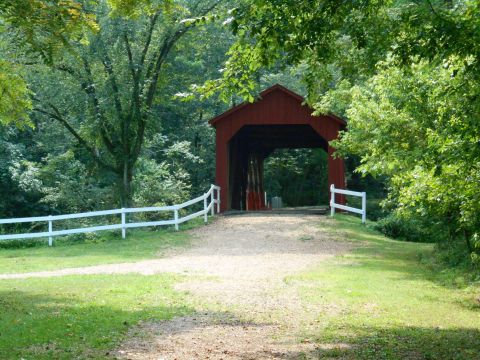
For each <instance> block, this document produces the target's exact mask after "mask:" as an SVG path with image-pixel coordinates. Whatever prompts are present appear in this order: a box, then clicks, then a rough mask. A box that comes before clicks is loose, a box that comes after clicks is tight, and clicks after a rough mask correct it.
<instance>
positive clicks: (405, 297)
mask: <svg viewBox="0 0 480 360" xmlns="http://www.w3.org/2000/svg"><path fill="white" fill-rule="evenodd" d="M327 224H329V225H326V228H325V230H326V231H328V232H330V233H342V235H343V236H344V237H346V238H347V239H349V240H350V241H352V242H354V243H356V244H357V245H360V244H363V246H360V247H358V248H356V250H354V251H352V252H351V253H349V254H347V255H344V256H340V257H336V258H335V259H334V260H332V261H330V262H327V263H324V264H322V266H320V267H318V268H316V269H313V270H311V271H308V272H305V273H302V274H300V275H296V276H293V277H289V278H287V279H286V281H287V282H299V284H301V296H302V299H303V300H304V301H305V302H306V303H308V304H310V305H314V306H315V307H317V308H319V309H324V310H323V311H322V312H321V315H320V316H319V317H318V318H317V319H316V323H318V327H316V330H315V331H305V332H304V333H303V335H302V337H303V338H302V341H314V342H316V343H318V344H319V345H320V349H323V350H320V356H324V357H343V358H351V359H480V306H479V305H480V304H479V303H478V299H477V298H478V297H479V287H478V284H477V285H475V284H470V285H469V284H466V283H465V282H464V281H463V280H459V279H458V273H457V272H456V271H455V270H448V269H443V270H442V271H438V270H439V269H438V268H432V267H430V266H427V265H425V264H423V263H430V262H429V261H428V259H429V257H431V256H432V246H433V245H432V244H418V243H408V242H400V241H393V240H390V239H387V238H385V237H383V236H382V235H379V234H378V233H377V232H375V231H373V230H370V229H368V228H366V227H365V226H362V225H361V224H360V221H359V220H358V218H354V217H350V216H342V215H340V216H337V217H336V220H335V221H333V222H330V223H327ZM452 274H453V275H452ZM328 344H329V345H328ZM332 344H333V345H332Z"/></svg>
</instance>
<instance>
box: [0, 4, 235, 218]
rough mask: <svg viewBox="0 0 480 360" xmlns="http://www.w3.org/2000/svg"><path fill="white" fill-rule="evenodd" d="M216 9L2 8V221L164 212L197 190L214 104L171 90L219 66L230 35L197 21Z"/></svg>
mask: <svg viewBox="0 0 480 360" xmlns="http://www.w3.org/2000/svg"><path fill="white" fill-rule="evenodd" d="M218 6H219V3H218V2H216V1H207V0H205V1H202V0H199V1H193V0H192V1H179V2H173V1H154V2H151V1H148V2H144V3H142V2H134V3H132V2H128V1H127V2H125V1H108V2H107V1H84V2H82V1H58V2H56V1H53V2H50V1H45V2H44V1H29V0H25V1H22V2H11V3H5V4H4V5H2V6H1V7H0V19H1V20H2V21H4V22H3V23H1V25H3V27H2V28H1V32H0V46H3V47H4V49H6V51H4V52H2V53H1V55H0V80H1V81H0V87H1V86H4V90H3V96H2V97H1V98H0V105H1V106H0V109H1V110H0V111H1V113H0V120H1V122H2V123H3V127H1V128H0V141H1V144H2V146H1V149H0V174H1V176H0V186H1V187H2V188H3V189H9V191H8V193H7V194H6V195H5V196H2V198H1V199H0V214H1V217H13V216H27V215H41V214H45V213H71V212H79V211H86V210H100V209H103V208H114V207H119V206H120V204H121V203H122V204H124V205H129V204H131V203H132V202H135V203H136V204H138V205H154V204H172V203H178V202H181V201H184V200H186V199H187V198H189V197H191V195H192V193H193V194H197V193H200V192H203V191H205V189H206V188H207V186H208V185H209V184H210V183H211V182H213V172H214V171H213V170H214V161H213V158H214V153H213V151H212V150H213V129H211V128H210V127H209V126H208V124H207V123H206V120H208V119H209V118H211V117H213V115H215V114H217V113H219V112H220V111H221V110H223V109H224V107H225V105H224V104H223V103H221V102H219V101H217V100H215V99H212V100H208V101H203V102H202V103H201V104H200V103H199V102H195V101H192V102H182V101H181V99H180V97H177V96H176V94H178V93H181V92H182V91H184V90H185V89H186V88H188V85H190V84H191V83H192V82H194V81H195V82H199V83H201V82H203V81H205V80H206V79H208V78H209V77H213V76H214V75H212V73H216V72H217V71H218V69H219V68H220V67H221V64H222V62H223V61H224V60H225V59H224V53H225V51H226V48H228V46H229V44H230V43H231V38H232V37H231V35H230V34H229V33H228V31H226V29H225V27H222V26H221V25H218V24H215V23H207V21H206V16H209V15H211V14H213V11H216V10H217V7H218ZM218 11H221V10H220V9H218ZM47 13H48V14H57V15H58V16H57V17H54V18H55V19H56V20H58V21H56V20H54V19H51V16H47V15H48V14H47ZM25 14H27V15H28V16H26V15H25ZM49 19H51V22H50V20H49ZM186 19H187V20H186ZM29 34H30V35H31V36H30V35H29ZM4 103H5V104H4ZM200 105H201V106H200Z"/></svg>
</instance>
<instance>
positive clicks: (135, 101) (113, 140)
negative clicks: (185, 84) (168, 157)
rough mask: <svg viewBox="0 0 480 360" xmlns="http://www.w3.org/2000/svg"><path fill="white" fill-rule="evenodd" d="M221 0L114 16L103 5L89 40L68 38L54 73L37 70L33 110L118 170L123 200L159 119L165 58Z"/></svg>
mask: <svg viewBox="0 0 480 360" xmlns="http://www.w3.org/2000/svg"><path fill="white" fill-rule="evenodd" d="M217 5H218V2H216V1H202V0H199V1H196V2H192V3H190V4H184V5H182V4H181V3H173V2H167V3H161V4H160V5H159V6H157V7H155V8H150V11H151V12H150V13H149V14H148V15H139V16H134V17H111V16H109V14H110V11H111V8H109V7H108V6H107V4H105V3H102V4H100V5H99V6H98V7H97V12H96V16H97V19H98V22H99V24H100V30H98V31H97V32H96V33H93V34H90V35H89V36H88V37H87V40H88V44H87V45H85V43H83V44H82V42H80V41H70V43H69V47H70V49H71V51H69V53H68V54H65V55H64V57H63V59H62V61H60V62H58V63H56V64H55V65H54V66H53V69H54V72H53V73H51V72H48V73H46V72H45V70H44V69H40V70H39V71H38V72H37V73H36V75H35V79H34V80H33V81H34V82H35V89H36V94H37V95H36V97H35V106H34V110H35V111H36V112H37V113H39V114H42V116H44V117H46V118H48V119H51V120H54V121H56V122H58V124H60V125H62V126H63V127H65V128H66V129H67V130H68V131H69V132H70V134H71V135H72V136H73V137H74V138H75V139H76V141H77V142H78V143H79V144H80V145H81V146H82V147H83V148H84V149H85V150H86V151H87V152H88V154H89V155H90V157H91V158H92V159H94V160H95V162H96V163H97V164H98V165H99V166H100V167H101V168H102V169H104V170H108V171H110V172H112V173H114V174H115V175H116V177H117V183H118V189H119V193H120V198H121V204H122V206H129V205H130V204H131V200H132V195H133V194H132V179H133V173H134V167H135V164H136V162H137V160H138V158H139V156H140V153H141V149H142V145H143V143H144V139H145V132H146V130H147V127H148V126H150V124H151V122H152V121H154V120H155V119H153V118H152V110H153V108H154V107H155V106H156V104H155V101H156V95H157V94H158V89H159V87H160V86H162V85H164V84H167V83H168V77H167V76H166V74H165V73H164V72H163V71H164V67H165V64H166V61H167V58H168V56H169V55H170V54H171V52H172V51H173V50H174V49H175V46H176V44H177V43H178V42H179V40H180V39H182V38H183V37H184V36H185V34H186V33H188V32H189V31H190V30H191V29H193V28H194V27H195V26H196V25H197V24H198V23H199V22H201V21H202V20H204V19H205V16H207V15H208V14H209V13H210V12H211V11H212V9H214V8H215V6H217ZM187 17H188V18H189V19H188V20H184V19H185V18H187ZM60 74H61V75H60ZM162 75H165V76H162ZM58 85H60V87H59V86H58ZM72 100H73V101H72ZM79 100H81V101H79Z"/></svg>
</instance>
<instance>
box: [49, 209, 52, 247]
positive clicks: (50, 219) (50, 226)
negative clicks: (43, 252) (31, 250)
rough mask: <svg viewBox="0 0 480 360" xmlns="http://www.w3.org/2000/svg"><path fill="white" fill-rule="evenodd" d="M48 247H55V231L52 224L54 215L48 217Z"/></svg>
mask: <svg viewBox="0 0 480 360" xmlns="http://www.w3.org/2000/svg"><path fill="white" fill-rule="evenodd" d="M48 218H49V219H48V246H52V245H53V236H52V231H53V222H52V215H49V216H48Z"/></svg>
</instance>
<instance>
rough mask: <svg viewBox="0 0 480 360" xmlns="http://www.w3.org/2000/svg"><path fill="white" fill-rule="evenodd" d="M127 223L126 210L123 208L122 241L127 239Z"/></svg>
mask: <svg viewBox="0 0 480 360" xmlns="http://www.w3.org/2000/svg"><path fill="white" fill-rule="evenodd" d="M126 223H127V220H126V214H125V208H122V239H125V237H126V236H127V229H126V228H125V224H126Z"/></svg>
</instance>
